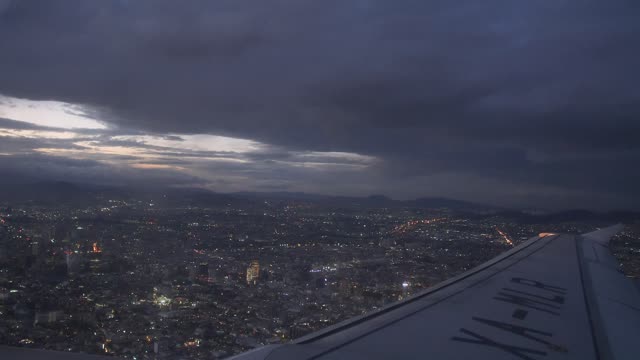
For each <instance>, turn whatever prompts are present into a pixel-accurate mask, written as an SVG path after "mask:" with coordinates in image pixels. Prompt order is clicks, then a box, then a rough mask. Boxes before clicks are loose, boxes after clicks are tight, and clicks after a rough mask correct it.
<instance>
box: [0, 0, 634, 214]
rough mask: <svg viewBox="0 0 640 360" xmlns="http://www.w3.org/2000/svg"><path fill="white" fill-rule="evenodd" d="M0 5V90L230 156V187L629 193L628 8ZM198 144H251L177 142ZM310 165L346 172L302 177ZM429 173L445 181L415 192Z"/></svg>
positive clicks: (375, 1)
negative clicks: (478, 184) (218, 139)
mask: <svg viewBox="0 0 640 360" xmlns="http://www.w3.org/2000/svg"><path fill="white" fill-rule="evenodd" d="M7 4H8V2H4V6H0V47H1V48H2V49H3V56H2V57H0V70H1V71H0V93H2V94H4V95H7V96H13V97H21V98H27V99H32V100H52V101H58V102H64V103H69V104H75V105H76V106H80V109H82V111H83V112H82V114H84V115H87V116H88V117H91V118H94V119H100V120H101V121H104V122H106V123H108V124H109V125H110V126H111V127H113V128H110V129H108V131H111V132H112V133H111V135H113V136H116V135H129V136H141V135H147V136H148V137H147V138H143V137H137V140H135V141H136V142H137V143H138V144H129V145H128V146H130V147H137V148H140V147H141V148H144V149H145V150H143V151H145V152H156V153H158V152H164V153H165V155H166V156H165V157H167V158H170V159H166V160H167V161H176V159H175V158H173V157H174V155H175V156H177V154H179V153H180V154H183V157H184V160H182V161H185V162H187V163H189V164H192V165H191V166H193V168H189V169H194V170H193V171H197V172H200V173H206V174H209V175H207V176H211V173H213V172H215V171H216V169H218V168H219V167H220V166H222V165H221V164H220V163H221V161H220V159H217V160H216V159H213V160H210V161H209V162H206V161H205V160H202V159H201V160H197V159H196V158H204V157H218V158H226V159H235V160H242V161H243V162H242V163H233V164H225V166H235V167H237V168H234V169H236V170H234V173H233V175H231V174H229V176H237V173H236V172H239V171H241V169H245V170H246V171H245V175H243V176H245V177H244V178H242V181H241V182H239V183H240V184H242V185H243V186H248V187H256V186H263V185H264V186H274V187H282V188H283V189H286V188H289V189H298V188H300V187H304V188H305V189H308V190H312V191H319V192H344V191H354V192H358V193H362V192H364V191H368V190H372V191H373V192H388V193H390V194H391V195H398V196H400V195H402V196H419V195H456V194H458V193H459V189H458V188H457V187H459V186H464V183H465V182H472V181H474V179H478V178H481V179H486V181H482V184H484V188H483V189H479V190H478V191H480V192H482V193H483V194H486V197H488V198H490V199H494V201H497V202H502V203H510V202H511V203H513V204H518V203H520V201H521V200H513V199H512V197H511V196H510V195H508V194H506V193H505V191H504V189H505V188H507V187H511V186H513V187H518V186H519V187H520V188H521V189H522V191H525V192H527V191H529V192H530V193H531V194H538V195H541V196H542V195H544V194H549V197H555V198H556V199H557V200H551V201H549V202H547V203H548V204H551V203H555V205H554V206H562V205H564V204H566V202H565V200H566V199H563V192H562V191H559V190H558V189H564V190H565V191H566V194H572V195H570V196H569V195H567V196H568V197H570V198H571V199H573V200H572V201H574V202H575V203H583V202H584V201H582V200H580V201H578V198H580V196H583V198H584V199H587V200H588V198H589V197H590V196H594V197H595V196H597V197H599V198H602V199H609V200H602V201H599V204H600V205H598V206H602V207H607V206H608V207H615V206H617V205H625V206H626V202H625V203H624V204H623V202H622V201H620V200H619V199H620V198H621V196H622V195H623V194H626V195H627V197H633V198H640V190H638V189H637V186H636V185H635V184H636V183H638V181H639V180H640V173H639V172H638V171H637V170H636V167H635V166H633V164H634V163H637V161H638V159H639V157H640V142H638V141H637V139H638V138H639V137H640V122H639V121H637V119H638V116H639V115H640V91H639V90H638V89H639V88H638V86H637V83H638V81H639V80H640V71H639V70H638V68H637V66H636V64H638V63H640V45H639V43H638V42H637V41H636V39H637V35H638V34H639V33H640V23H639V22H638V21H637V18H638V16H640V6H638V5H637V4H636V2H633V1H616V2H614V3H611V2H608V3H597V2H584V1H578V0H573V1H571V0H570V1H535V2H531V1H521V0H515V1H514V0H489V1H484V2H482V3H480V2H477V1H472V0H465V1H458V2H455V3H453V2H450V1H440V0H433V1H414V0H409V1H403V2H401V3H396V2H389V1H382V0H369V1H366V0H363V1H351V2H345V1H337V0H336V1H334V0H329V1H324V2H322V4H319V3H318V2H316V1H311V0H295V1H294V0H275V1H269V2H264V1H258V0H244V1H226V0H223V1H216V2H210V1H191V2H188V3H183V2H180V3H178V2H174V1H165V0H160V1H144V0H142V1H135V2H130V1H111V2H99V3H96V2H86V1H73V0H70V1H65V2H35V1H15V2H13V3H12V4H10V5H7ZM0 5H2V4H0ZM3 9H4V10H3ZM114 132H115V133H117V134H115V133H114ZM111 135H110V136H111ZM174 136H178V137H179V138H180V139H182V140H180V139H177V138H173V137H174ZM207 136H224V137H228V138H229V137H230V138H235V139H242V140H243V141H249V142H251V143H253V144H260V147H259V149H257V148H256V149H247V151H244V153H243V154H238V153H239V151H233V152H234V154H221V152H224V151H221V152H216V151H213V153H206V152H207V151H212V149H210V148H209V149H207V148H203V147H200V148H195V149H194V148H191V149H189V148H188V147H190V146H191V147H193V146H194V144H197V137H204V139H205V140H202V141H201V144H213V143H214V142H213V141H212V140H211V138H206V137H207ZM163 137H164V138H163ZM145 139H146V140H145ZM149 139H153V140H152V141H150V140H149ZM115 140H117V138H115V139H113V138H110V139H107V138H104V139H102V141H105V144H104V146H106V141H115ZM140 143H142V144H140ZM178 143H183V144H182V145H178ZM123 145H124V144H123ZM153 146H160V147H164V148H163V149H158V148H153ZM225 146H227V147H229V146H230V145H228V144H227V145H225ZM166 148H170V149H172V150H171V152H172V153H173V154H169V152H170V150H169V149H166ZM223 148H224V147H223ZM231 148H232V147H231ZM218 150H220V149H218ZM236 150H237V148H236ZM140 151H142V150H140ZM317 153H323V154H325V155H322V156H324V157H325V158H326V156H327V155H326V154H328V153H348V154H357V155H358V156H361V157H362V158H360V159H359V160H348V161H347V160H345V159H346V158H347V157H344V156H343V157H340V159H335V158H334V159H312V160H313V161H306V162H307V163H311V162H313V163H322V162H324V161H327V162H329V163H331V164H334V165H332V166H329V168H328V167H327V166H318V165H317V164H316V165H315V166H302V165H301V164H303V163H305V161H304V159H305V158H306V159H307V160H309V159H310V158H311V157H317V156H316V155H310V154H317ZM362 159H375V161H369V160H362ZM161 160H162V159H156V160H155V161H161ZM349 161H351V163H350V164H349V165H350V166H349V168H348V169H343V170H344V171H346V172H347V173H348V174H349V175H345V176H344V178H343V180H342V181H345V182H347V181H353V182H358V183H353V184H340V185H338V184H335V181H334V182H333V183H332V182H330V181H325V180H324V179H325V177H324V176H323V174H329V175H334V176H335V173H334V172H335V171H338V170H336V166H335V164H338V163H340V164H345V163H349ZM227 162H229V161H227ZM358 164H364V165H365V166H361V167H360V170H358V171H360V173H359V174H358V173H357V171H356V170H354V169H355V168H357V166H356V165H358ZM242 166H244V168H243V167H242ZM282 166H284V169H285V170H283V168H281V167H282ZM340 166H342V165H337V167H340ZM343 170H340V171H343ZM247 174H248V175H247ZM328 177H329V176H327V178H328ZM445 177H446V178H451V177H455V178H456V179H459V181H457V182H455V183H454V182H449V184H450V185H449V187H447V186H440V185H438V186H435V185H434V186H431V185H433V184H436V183H437V184H440V183H439V182H438V181H437V180H434V179H440V178H445ZM234 179H236V178H235V177H234ZM216 181H219V182H220V183H224V181H222V180H221V179H217V180H216ZM252 181H253V183H252ZM420 181H422V183H420ZM270 182H271V183H270ZM399 184H412V185H411V186H408V185H406V186H405V188H402V189H400V188H398V187H397V186H401V185H399ZM358 186H359V188H358ZM356 188H357V189H356ZM436 188H437V190H435V189H436ZM573 190H576V191H579V192H580V194H582V195H575V194H574V193H572V191H573ZM436 191H437V192H438V193H437V194H435V192H436ZM589 194H592V195H589ZM551 195H553V196H551ZM465 196H466V197H469V196H471V195H469V194H467V195H465ZM545 196H546V195H545ZM522 201H524V203H525V204H526V203H527V201H529V203H531V202H530V200H526V201H525V200H522ZM607 201H609V205H607Z"/></svg>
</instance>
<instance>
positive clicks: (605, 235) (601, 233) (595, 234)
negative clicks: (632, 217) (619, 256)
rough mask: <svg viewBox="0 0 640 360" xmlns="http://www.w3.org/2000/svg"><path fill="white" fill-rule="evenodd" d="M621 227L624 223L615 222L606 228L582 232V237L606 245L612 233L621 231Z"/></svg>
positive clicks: (622, 227)
mask: <svg viewBox="0 0 640 360" xmlns="http://www.w3.org/2000/svg"><path fill="white" fill-rule="evenodd" d="M622 229H624V225H622V224H616V225H612V226H609V227H606V228H602V229H600V230H596V231H592V232H590V233H586V234H583V235H582V237H583V238H585V239H589V240H592V241H595V242H597V243H599V244H601V245H605V246H606V245H608V244H609V240H611V238H612V237H613V235H615V234H617V233H619V232H620V231H622Z"/></svg>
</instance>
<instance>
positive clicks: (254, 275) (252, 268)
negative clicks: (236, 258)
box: [247, 260, 260, 285]
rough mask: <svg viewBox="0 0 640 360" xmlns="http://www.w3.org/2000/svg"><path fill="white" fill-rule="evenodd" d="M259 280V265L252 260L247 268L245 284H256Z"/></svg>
mask: <svg viewBox="0 0 640 360" xmlns="http://www.w3.org/2000/svg"><path fill="white" fill-rule="evenodd" d="M259 278H260V263H259V262H258V260H253V261H252V262H251V265H249V267H248V268H247V284H254V285H255V284H256V283H257V282H258V279H259Z"/></svg>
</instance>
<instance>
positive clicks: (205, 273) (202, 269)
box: [196, 262, 209, 283]
mask: <svg viewBox="0 0 640 360" xmlns="http://www.w3.org/2000/svg"><path fill="white" fill-rule="evenodd" d="M196 277H197V279H198V281H200V282H202V283H206V282H209V263H206V262H205V263H201V264H200V265H198V274H197V275H196Z"/></svg>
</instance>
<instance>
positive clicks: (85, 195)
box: [0, 181, 640, 223]
mask: <svg viewBox="0 0 640 360" xmlns="http://www.w3.org/2000/svg"><path fill="white" fill-rule="evenodd" d="M131 198H136V199H138V200H145V201H153V202H154V203H155V204H157V205H160V206H162V205H165V206H177V207H182V206H199V207H216V206H217V207H219V206H229V205H235V206H248V205H256V204H259V203H264V201H274V202H275V201H285V202H286V201H300V202H310V203H316V204H320V205H325V206H333V207H345V208H354V207H370V208H380V207H387V208H416V209H447V210H450V211H452V212H454V213H456V214H460V215H464V216H469V217H485V216H500V217H504V218H507V219H512V220H513V221H514V222H518V223H530V222H531V223H533V222H570V221H637V220H640V212H633V211H612V212H604V213H600V212H594V211H590V210H581V209H575V210H566V211H558V212H538V213H535V214H532V213H529V212H526V211H521V210H514V209H507V208H501V207H497V206H493V205H486V204H479V203H474V202H469V201H464V200H457V199H449V198H443V197H422V198H418V199H414V200H395V199H392V198H390V197H388V196H385V195H378V194H377V195H370V196H367V197H355V196H331V195H320V194H310V193H303V192H236V193H216V192H213V191H210V190H207V189H201V188H147V189H140V188H126V187H118V186H104V185H89V184H76V183H71V182H63V181H55V182H54V181H51V182H34V183H26V184H22V183H9V184H4V185H2V186H0V206H1V205H2V204H3V203H5V204H8V203H31V204H38V205H45V206H55V205H70V206H90V205H92V204H96V202H97V201H104V200H105V199H122V200H127V199H131Z"/></svg>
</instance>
